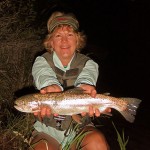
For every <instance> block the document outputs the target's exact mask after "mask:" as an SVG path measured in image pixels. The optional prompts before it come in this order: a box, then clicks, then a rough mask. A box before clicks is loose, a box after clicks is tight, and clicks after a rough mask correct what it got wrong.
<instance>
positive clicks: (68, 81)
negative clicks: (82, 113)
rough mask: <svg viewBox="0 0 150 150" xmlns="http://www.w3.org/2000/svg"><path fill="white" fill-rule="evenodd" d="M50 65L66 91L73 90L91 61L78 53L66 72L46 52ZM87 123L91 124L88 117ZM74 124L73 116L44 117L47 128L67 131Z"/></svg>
mask: <svg viewBox="0 0 150 150" xmlns="http://www.w3.org/2000/svg"><path fill="white" fill-rule="evenodd" d="M42 57H44V58H45V59H46V61H47V62H48V64H49V65H50V67H51V68H52V69H53V71H54V72H55V73H56V76H57V79H58V81H59V82H60V83H61V85H62V87H63V88H64V89H68V88H73V87H74V83H75V81H76V79H77V77H78V75H79V74H80V73H81V71H82V69H83V68H84V66H85V64H86V62H87V61H88V60H90V58H89V57H87V56H85V55H83V54H80V53H76V54H75V56H74V58H73V60H72V62H71V64H70V69H69V70H67V71H66V72H64V71H62V70H61V69H59V68H58V67H56V66H55V64H54V62H53V54H50V53H49V52H46V53H44V54H43V55H42ZM83 120H84V122H85V123H88V122H90V118H89V117H86V118H84V119H83ZM71 122H72V117H71V116H62V115H60V116H58V117H53V116H50V117H44V118H43V123H45V124H46V125H47V126H51V127H54V128H56V129H58V130H62V131H63V130H67V129H68V128H69V126H70V124H71Z"/></svg>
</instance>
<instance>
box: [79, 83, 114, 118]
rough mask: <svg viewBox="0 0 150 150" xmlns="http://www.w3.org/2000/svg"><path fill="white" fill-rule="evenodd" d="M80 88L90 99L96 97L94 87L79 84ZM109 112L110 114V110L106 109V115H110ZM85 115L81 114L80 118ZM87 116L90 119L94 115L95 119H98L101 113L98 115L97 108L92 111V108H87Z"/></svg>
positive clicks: (84, 113)
mask: <svg viewBox="0 0 150 150" xmlns="http://www.w3.org/2000/svg"><path fill="white" fill-rule="evenodd" d="M80 88H82V89H83V90H84V93H87V94H89V95H90V96H91V97H93V98H95V97H96V94H97V91H96V89H95V87H94V86H92V85H88V84H81V85H80ZM110 112H111V109H110V108H108V109H107V110H106V113H110ZM86 114H87V113H86V112H82V113H81V115H82V116H85V115H86ZM88 114H89V116H90V117H92V116H94V115H95V116H96V117H99V116H100V114H101V113H100V111H99V109H97V108H95V109H94V108H93V106H89V113H88Z"/></svg>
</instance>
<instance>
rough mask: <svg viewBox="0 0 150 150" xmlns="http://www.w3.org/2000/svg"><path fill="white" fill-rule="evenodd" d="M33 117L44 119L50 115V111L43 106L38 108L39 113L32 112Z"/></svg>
mask: <svg viewBox="0 0 150 150" xmlns="http://www.w3.org/2000/svg"><path fill="white" fill-rule="evenodd" d="M34 115H35V116H36V117H39V116H40V117H42V118H43V117H45V116H50V115H51V109H50V108H49V107H46V106H43V107H41V108H40V111H39V112H34Z"/></svg>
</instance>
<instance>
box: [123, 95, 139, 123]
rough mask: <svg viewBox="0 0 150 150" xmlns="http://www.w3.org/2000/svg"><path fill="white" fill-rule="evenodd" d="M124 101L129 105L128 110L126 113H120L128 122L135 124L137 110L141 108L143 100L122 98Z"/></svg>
mask: <svg viewBox="0 0 150 150" xmlns="http://www.w3.org/2000/svg"><path fill="white" fill-rule="evenodd" d="M122 99H124V100H125V101H127V102H128V104H127V108H126V109H125V110H124V111H121V112H120V113H121V114H122V115H123V116H124V117H125V119H126V120H127V121H129V122H131V123H133V122H134V120H135V115H136V110H137V108H138V107H139V104H140V103H141V100H140V99H137V98H122Z"/></svg>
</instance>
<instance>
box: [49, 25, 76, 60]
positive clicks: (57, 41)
mask: <svg viewBox="0 0 150 150" xmlns="http://www.w3.org/2000/svg"><path fill="white" fill-rule="evenodd" d="M51 46H52V48H53V49H54V51H55V52H56V54H57V56H58V57H59V59H60V60H61V61H63V60H68V61H69V60H71V58H72V56H73V55H74V53H75V51H76V47H77V34H76V33H75V32H73V30H72V28H71V27H69V26H63V27H60V28H57V29H55V30H54V32H53V35H52V39H51Z"/></svg>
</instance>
